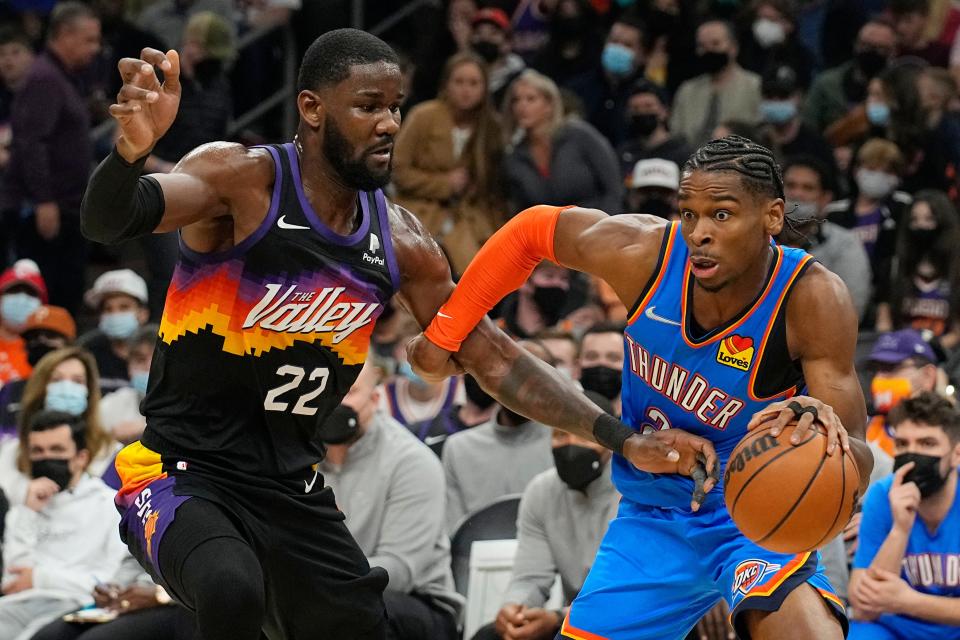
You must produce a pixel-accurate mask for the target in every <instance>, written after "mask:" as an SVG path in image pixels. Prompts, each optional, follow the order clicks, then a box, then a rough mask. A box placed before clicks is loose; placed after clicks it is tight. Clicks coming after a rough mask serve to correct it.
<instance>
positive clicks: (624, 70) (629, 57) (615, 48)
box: [600, 42, 636, 77]
mask: <svg viewBox="0 0 960 640" xmlns="http://www.w3.org/2000/svg"><path fill="white" fill-rule="evenodd" d="M635 60H636V54H634V52H633V51H631V50H630V49H628V48H626V47H624V46H623V45H620V44H616V43H614V42H610V43H608V44H607V45H606V46H605V47H604V48H603V54H602V55H601V56H600V63H601V64H603V68H604V70H605V71H606V72H607V73H609V74H610V75H613V76H620V77H624V76H628V75H630V72H631V71H633V63H634V61H635Z"/></svg>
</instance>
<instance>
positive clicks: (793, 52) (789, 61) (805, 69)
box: [737, 0, 814, 90]
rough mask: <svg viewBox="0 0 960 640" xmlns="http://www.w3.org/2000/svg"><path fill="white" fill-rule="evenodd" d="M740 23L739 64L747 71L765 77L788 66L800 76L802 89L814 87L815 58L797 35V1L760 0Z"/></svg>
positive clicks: (799, 80)
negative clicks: (812, 81)
mask: <svg viewBox="0 0 960 640" xmlns="http://www.w3.org/2000/svg"><path fill="white" fill-rule="evenodd" d="M737 23H738V24H737V30H738V32H739V40H740V53H739V54H738V55H737V62H739V63H740V65H741V66H742V67H743V68H744V69H748V70H749V71H753V72H754V73H757V74H759V75H761V76H764V75H766V74H767V72H769V71H770V70H771V69H776V68H777V67H780V66H788V67H790V68H791V69H793V71H794V72H795V73H796V74H797V83H798V84H799V86H800V87H802V88H803V89H804V90H806V89H807V88H809V87H810V81H811V79H812V77H813V66H814V59H813V54H812V53H810V50H809V49H807V47H806V45H804V44H803V42H801V41H800V38H799V36H798V35H797V3H796V1H795V0H756V2H754V3H753V4H752V7H751V8H750V10H748V11H746V12H745V13H744V14H743V17H742V19H740V20H738V21H737Z"/></svg>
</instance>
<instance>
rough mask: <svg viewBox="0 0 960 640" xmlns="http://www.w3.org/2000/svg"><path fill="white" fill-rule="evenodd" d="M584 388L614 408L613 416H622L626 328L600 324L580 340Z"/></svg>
mask: <svg viewBox="0 0 960 640" xmlns="http://www.w3.org/2000/svg"><path fill="white" fill-rule="evenodd" d="M577 365H578V368H579V370H580V386H582V387H583V390H584V391H592V392H594V393H596V394H598V395H600V396H601V397H603V398H606V399H607V400H608V401H609V402H610V404H611V410H610V411H608V412H607V413H611V414H613V415H615V416H619V415H620V413H621V412H620V383H621V378H622V377H623V327H622V326H619V325H613V324H598V325H594V326H592V327H590V328H589V329H587V332H586V333H584V334H583V337H582V338H580V355H579V357H578V358H577Z"/></svg>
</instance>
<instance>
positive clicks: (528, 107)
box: [504, 69, 623, 214]
mask: <svg viewBox="0 0 960 640" xmlns="http://www.w3.org/2000/svg"><path fill="white" fill-rule="evenodd" d="M505 127H506V130H507V134H508V136H509V137H510V139H511V140H512V141H513V142H514V145H513V147H512V149H510V150H509V152H508V153H507V155H506V157H505V159H504V171H505V175H506V180H507V195H508V199H509V200H510V202H511V206H510V208H511V210H514V211H518V210H521V209H526V208H527V207H531V206H533V205H536V204H556V205H561V204H576V205H579V206H582V207H591V208H595V209H602V210H604V211H606V212H608V213H611V214H612V213H619V212H620V210H621V207H622V206H623V205H622V198H623V183H622V181H621V180H620V171H619V167H618V166H617V157H616V155H615V154H614V152H613V149H612V148H611V147H610V144H609V143H608V142H607V141H606V140H605V139H604V138H603V136H601V135H600V134H599V133H598V132H597V130H596V129H594V128H593V127H592V126H591V125H589V124H587V123H586V122H583V121H581V120H579V119H576V118H570V119H568V120H564V119H563V108H562V105H561V102H560V93H559V91H558V90H557V86H556V85H555V84H554V83H553V82H552V81H551V80H550V79H549V78H547V77H546V76H544V75H542V74H540V73H537V72H536V71H533V70H531V69H527V70H526V71H524V72H523V73H522V74H520V76H519V77H518V78H517V79H516V80H514V81H513V84H512V85H510V90H509V92H508V94H507V104H506V112H505Z"/></svg>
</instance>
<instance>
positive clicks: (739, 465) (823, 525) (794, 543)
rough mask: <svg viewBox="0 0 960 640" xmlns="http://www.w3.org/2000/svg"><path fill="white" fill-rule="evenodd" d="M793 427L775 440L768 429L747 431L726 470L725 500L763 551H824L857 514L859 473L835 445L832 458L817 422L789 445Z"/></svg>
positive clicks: (732, 513)
mask: <svg viewBox="0 0 960 640" xmlns="http://www.w3.org/2000/svg"><path fill="white" fill-rule="evenodd" d="M795 426H796V425H795V424H790V425H788V426H786V427H784V429H783V431H782V432H780V435H779V436H777V437H776V438H775V437H773V436H772V435H771V434H770V427H761V428H759V429H756V430H755V431H751V432H750V433H748V434H747V435H746V436H745V437H744V438H743V440H741V441H740V443H739V444H738V445H737V446H736V447H735V448H734V450H733V452H732V453H731V454H730V459H729V460H728V462H727V468H726V471H725V472H724V476H723V482H724V491H723V496H724V499H725V500H726V503H727V510H728V511H729V512H730V516H731V517H732V518H733V521H734V522H736V523H737V527H739V529H740V531H741V532H743V535H745V536H746V537H747V538H749V539H750V540H752V541H753V542H755V543H757V544H758V545H760V546H761V547H764V548H766V549H770V550H771V551H776V552H778V553H802V552H805V551H812V550H814V549H817V548H819V547H822V546H823V545H825V544H826V543H827V542H829V541H830V540H831V539H832V538H833V537H834V536H836V535H837V534H838V533H839V532H840V530H841V529H842V528H843V527H844V525H846V524H847V522H848V521H849V520H850V517H851V516H852V515H853V508H854V505H856V503H857V489H858V487H859V485H860V473H859V471H858V470H857V465H856V463H855V462H854V460H853V458H852V457H851V456H849V455H846V454H845V453H843V450H842V449H840V448H839V447H837V450H836V451H834V454H833V455H832V456H828V455H827V453H826V451H827V435H826V431H825V430H824V428H823V426H822V425H820V424H819V423H818V424H816V425H815V428H813V429H810V430H809V431H807V434H806V435H805V436H804V439H803V441H801V442H800V443H799V444H796V445H792V444H790V436H791V435H792V434H793V430H794V427H795Z"/></svg>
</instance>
